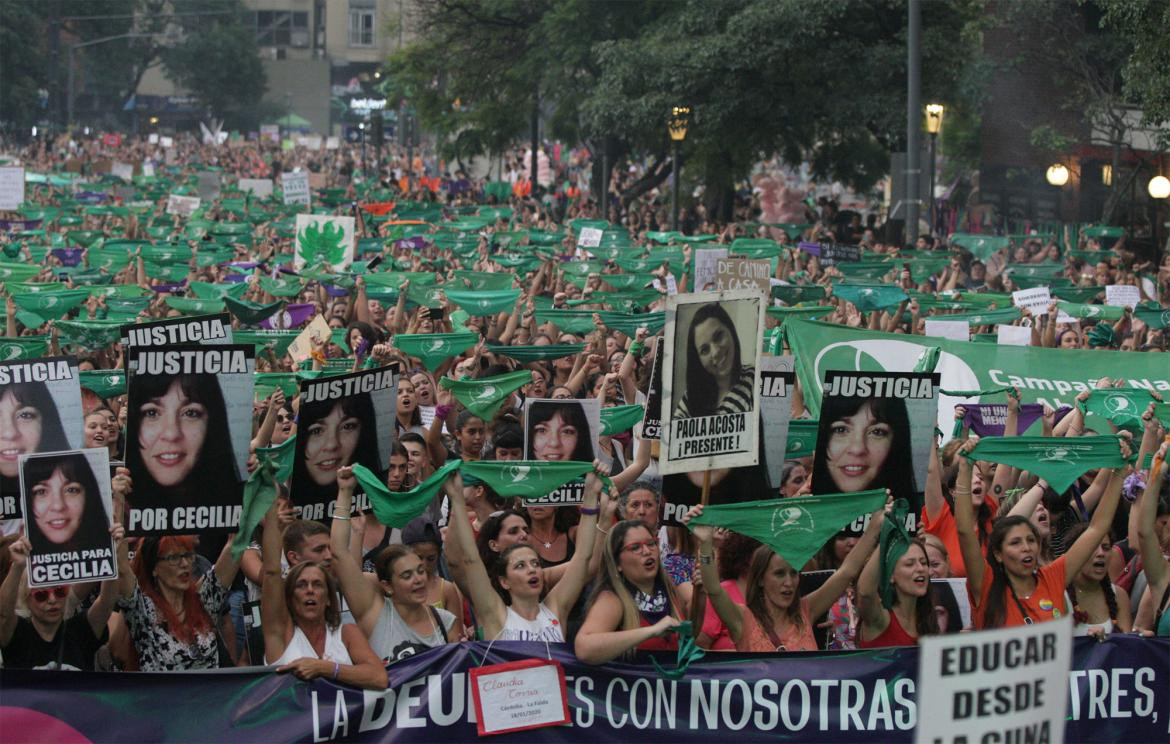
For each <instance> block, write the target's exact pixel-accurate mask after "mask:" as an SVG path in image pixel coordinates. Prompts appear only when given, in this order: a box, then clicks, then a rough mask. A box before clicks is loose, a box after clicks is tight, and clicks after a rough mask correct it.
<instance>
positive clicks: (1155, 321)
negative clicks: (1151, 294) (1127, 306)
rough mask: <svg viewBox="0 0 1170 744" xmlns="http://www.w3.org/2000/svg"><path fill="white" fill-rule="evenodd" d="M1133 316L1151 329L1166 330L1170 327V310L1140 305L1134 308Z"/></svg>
mask: <svg viewBox="0 0 1170 744" xmlns="http://www.w3.org/2000/svg"><path fill="white" fill-rule="evenodd" d="M1133 314H1134V315H1136V316H1137V318H1138V320H1140V321H1141V322H1143V323H1145V324H1146V325H1148V326H1149V327H1150V328H1155V329H1157V328H1163V329H1164V328H1166V327H1168V326H1170V308H1157V307H1149V306H1145V305H1138V306H1137V307H1136V308H1134V311H1133Z"/></svg>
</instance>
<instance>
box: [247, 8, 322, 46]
mask: <svg viewBox="0 0 1170 744" xmlns="http://www.w3.org/2000/svg"><path fill="white" fill-rule="evenodd" d="M255 24H256V43H257V44H258V45H259V46H262V47H289V46H291V47H307V46H309V14H308V13H294V12H290V11H287V10H258V11H256V14H255Z"/></svg>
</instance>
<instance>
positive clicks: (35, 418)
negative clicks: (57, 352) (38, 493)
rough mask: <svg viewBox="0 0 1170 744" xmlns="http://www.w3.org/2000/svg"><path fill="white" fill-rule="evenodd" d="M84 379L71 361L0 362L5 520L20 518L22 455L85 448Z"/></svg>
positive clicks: (1, 514) (1, 512)
mask: <svg viewBox="0 0 1170 744" xmlns="http://www.w3.org/2000/svg"><path fill="white" fill-rule="evenodd" d="M79 379H80V377H79V374H78V371H77V361H76V360H75V359H72V358H70V357H51V358H43V359H28V360H21V361H16V362H9V363H5V364H0V519H19V518H20V516H21V510H20V456H21V455H26V454H33V453H36V452H55V451H59V450H67V449H72V448H75V447H80V446H81V444H82V439H83V436H82V418H83V417H82V415H81V386H80V382H79Z"/></svg>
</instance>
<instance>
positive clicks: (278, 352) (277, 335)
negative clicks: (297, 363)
mask: <svg viewBox="0 0 1170 744" xmlns="http://www.w3.org/2000/svg"><path fill="white" fill-rule="evenodd" d="M300 333H301V332H300V331H299V330H296V329H295V328H294V329H292V330H276V331H264V330H256V329H252V328H237V329H234V330H233V331H232V342H233V343H237V344H253V345H254V346H255V347H256V352H257V353H260V352H261V351H263V350H264V349H265V348H268V349H271V350H272V353H273V354H274V355H275V356H277V357H282V356H284V355H285V353H286V352H288V347H289V345H290V344H292V342H293V340H294V339H295V338H296V337H297V336H298V335H300ZM257 374H261V373H257ZM263 374H269V373H263ZM271 374H283V373H271ZM292 394H293V395H296V392H295V391H294V392H293V393H292Z"/></svg>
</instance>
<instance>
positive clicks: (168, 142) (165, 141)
mask: <svg viewBox="0 0 1170 744" xmlns="http://www.w3.org/2000/svg"><path fill="white" fill-rule="evenodd" d="M158 143H159V144H160V145H162V146H163V147H174V146H175V140H174V138H173V137H166V136H162V137H159V138H158Z"/></svg>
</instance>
